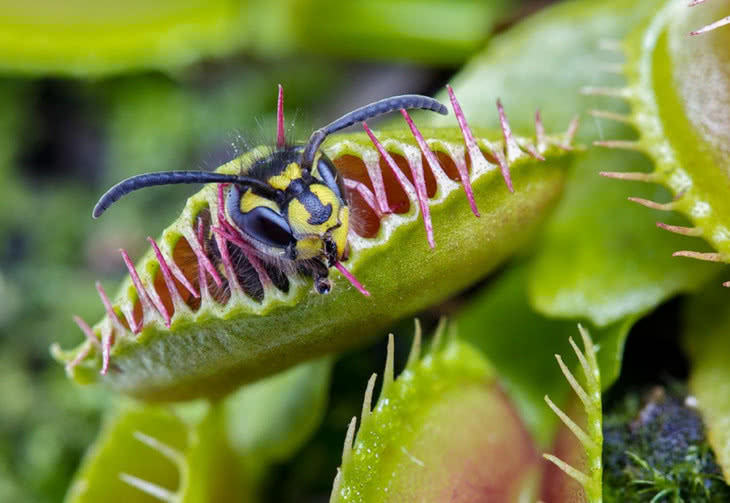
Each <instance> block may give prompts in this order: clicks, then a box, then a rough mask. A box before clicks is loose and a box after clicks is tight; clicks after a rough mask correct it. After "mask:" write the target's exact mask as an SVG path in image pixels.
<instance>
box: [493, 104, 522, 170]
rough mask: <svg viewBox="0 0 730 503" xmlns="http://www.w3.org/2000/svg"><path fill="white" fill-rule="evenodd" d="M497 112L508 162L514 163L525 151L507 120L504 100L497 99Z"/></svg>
mask: <svg viewBox="0 0 730 503" xmlns="http://www.w3.org/2000/svg"><path fill="white" fill-rule="evenodd" d="M497 113H498V114H499V126H500V128H502V136H503V138H504V150H505V154H506V156H507V164H512V163H513V162H515V161H516V160H517V159H519V158H520V157H522V156H524V155H525V153H524V152H523V151H522V149H521V148H520V146H519V144H518V143H517V140H515V137H514V135H513V134H512V129H511V128H510V126H509V122H508V121H507V115H506V114H505V113H504V107H503V106H502V102H501V101H499V99H498V100H497Z"/></svg>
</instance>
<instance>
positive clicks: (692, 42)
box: [586, 0, 730, 287]
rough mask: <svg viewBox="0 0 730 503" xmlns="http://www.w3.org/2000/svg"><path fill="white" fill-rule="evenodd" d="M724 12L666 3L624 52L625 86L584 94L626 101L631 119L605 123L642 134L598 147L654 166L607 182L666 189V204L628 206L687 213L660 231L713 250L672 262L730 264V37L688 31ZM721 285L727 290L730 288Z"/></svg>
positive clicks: (686, 253) (714, 6)
mask: <svg viewBox="0 0 730 503" xmlns="http://www.w3.org/2000/svg"><path fill="white" fill-rule="evenodd" d="M723 7H724V5H723V4H722V3H721V2H714V3H709V4H707V5H706V6H703V9H699V8H698V9H692V10H691V11H688V10H687V5H686V2H682V1H679V0H669V1H667V2H665V3H664V5H663V7H662V8H661V10H660V11H658V12H657V14H656V15H654V16H652V17H651V18H650V19H649V20H648V21H647V22H646V23H644V24H643V25H641V26H640V27H638V28H637V29H635V31H634V32H633V34H632V35H631V36H630V37H629V38H628V39H627V40H626V41H625V42H624V43H623V44H621V45H622V46H623V48H624V51H625V53H626V63H625V65H624V67H625V75H626V80H627V81H626V84H625V86H623V87H616V88H592V89H587V90H586V92H589V93H592V94H603V95H611V96H614V97H617V98H620V99H624V100H626V101H627V102H628V103H629V104H630V106H631V111H630V113H629V114H627V115H623V116H616V117H613V116H611V115H605V114H603V117H605V118H609V119H614V120H615V119H618V120H620V121H621V122H625V123H629V124H631V125H633V126H634V127H635V128H636V129H637V130H638V131H639V138H638V139H637V140H632V141H625V140H601V141H598V142H596V144H597V145H599V146H603V147H607V148H617V149H625V150H632V151H639V152H643V153H645V154H646V155H648V156H649V157H650V158H651V159H652V161H653V162H654V166H653V169H651V170H650V171H649V172H644V171H638V172H636V171H635V172H625V171H610V172H609V171H607V172H603V173H602V174H603V175H604V176H606V177H610V178H615V179H619V180H629V181H639V182H650V183H658V184H661V185H663V186H665V187H666V188H667V189H669V190H670V191H671V193H672V197H671V198H669V199H668V200H664V201H661V200H660V201H655V200H653V199H645V198H639V197H632V198H630V200H632V201H634V202H636V203H638V204H641V205H643V206H646V207H649V208H651V209H654V210H659V211H676V212H679V213H682V214H683V215H684V216H685V217H686V218H687V219H688V220H689V221H690V222H691V225H690V226H685V225H671V224H667V223H664V222H657V226H658V227H660V228H662V229H664V230H667V231H669V232H673V233H675V234H679V235H682V236H689V237H700V238H702V239H704V240H705V241H706V242H707V243H709V245H710V246H712V248H714V250H715V251H714V252H710V251H705V250H702V251H695V250H680V251H676V252H675V253H674V256H677V257H688V258H693V259H698V260H703V261H709V262H718V263H730V205H728V199H727V197H726V190H725V188H726V187H727V185H728V183H729V179H728V173H727V170H726V165H727V162H728V159H730V150H728V145H730V128H729V127H728V124H727V121H726V116H725V115H726V110H727V106H728V104H730V95H729V94H728V92H727V90H728V86H727V81H728V72H727V68H728V65H727V61H728V60H727V51H726V48H727V45H728V41H729V40H730V34H729V33H730V32H728V30H715V31H712V32H711V33H706V34H705V35H703V36H702V37H690V36H689V35H688V33H689V31H690V29H689V26H690V25H696V24H697V23H698V22H700V21H701V20H706V19H709V18H711V17H712V16H714V15H717V13H718V11H719V10H720V9H722V8H723ZM708 82H712V83H716V85H714V84H713V85H707V84H708ZM599 115H601V114H600V113H599ZM700 246H701V245H700ZM724 285H725V286H727V287H730V281H728V282H725V283H724Z"/></svg>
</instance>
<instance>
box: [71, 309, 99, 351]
mask: <svg viewBox="0 0 730 503" xmlns="http://www.w3.org/2000/svg"><path fill="white" fill-rule="evenodd" d="M73 320H74V323H76V325H78V327H79V328H80V329H81V331H82V332H83V333H84V335H85V336H86V339H87V340H88V341H89V342H90V343H91V344H92V345H93V346H95V347H96V348H97V349H101V342H100V341H99V339H98V338H97V337H96V334H94V332H93V330H91V327H90V326H89V324H88V323H86V322H85V321H84V320H83V318H81V317H80V316H74V317H73Z"/></svg>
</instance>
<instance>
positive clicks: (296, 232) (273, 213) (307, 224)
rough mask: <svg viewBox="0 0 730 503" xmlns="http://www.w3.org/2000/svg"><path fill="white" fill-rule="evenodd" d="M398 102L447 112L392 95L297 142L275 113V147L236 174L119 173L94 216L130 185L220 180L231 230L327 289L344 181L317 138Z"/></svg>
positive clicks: (345, 216)
mask: <svg viewBox="0 0 730 503" xmlns="http://www.w3.org/2000/svg"><path fill="white" fill-rule="evenodd" d="M401 109H422V110H430V111H433V112H437V113H439V114H441V115H446V114H447V113H448V111H447V109H446V107H445V106H444V105H443V104H441V103H440V102H438V101H437V100H434V99H432V98H429V97H427V96H421V95H417V94H408V95H402V96H393V97H390V98H386V99H383V100H380V101H376V102H374V103H371V104H369V105H366V106H363V107H361V108H358V109H356V110H353V111H352V112H349V113H347V114H345V115H343V116H342V117H340V118H339V119H337V120H335V121H333V122H331V123H330V124H327V125H326V126H324V127H322V128H320V129H317V130H316V131H314V132H313V133H312V135H311V136H310V138H309V141H307V143H305V144H289V145H288V144H286V142H285V141H284V138H283V113H282V112H281V94H280V109H279V110H280V113H279V122H278V129H279V136H278V141H277V146H276V148H274V149H273V150H272V151H270V152H269V153H267V154H264V155H263V157H261V158H259V159H256V160H255V161H253V162H251V163H249V164H248V165H247V166H246V167H245V168H242V169H241V173H240V174H238V175H230V174H222V173H213V172H206V171H162V172H155V173H145V174H141V175H136V176H133V177H131V178H127V179H126V180H123V181H121V182H119V183H118V184H116V185H114V186H113V187H112V188H111V189H109V190H108V191H107V192H106V193H105V194H104V195H103V196H102V197H101V198H100V199H99V201H98V202H97V203H96V206H95V207H94V211H93V214H92V215H93V217H94V218H98V217H100V216H101V214H102V213H104V211H106V210H107V209H108V208H109V207H110V206H111V205H112V204H113V203H114V202H116V201H117V200H119V199H120V198H121V197H123V196H125V195H126V194H129V193H130V192H133V191H135V190H139V189H143V188H145V187H152V186H159V185H173V184H199V183H202V184H207V183H216V184H225V185H226V186H227V187H228V189H227V195H226V196H225V213H226V214H227V216H228V218H229V219H230V221H231V222H232V223H233V225H234V228H235V230H236V232H237V233H238V234H239V237H240V238H241V239H242V240H243V241H245V242H246V243H248V244H249V245H250V247H251V249H252V250H253V251H254V253H255V254H256V255H257V256H258V257H259V258H260V259H261V260H262V261H263V262H264V263H265V264H269V265H272V264H273V265H276V266H277V267H279V268H280V269H287V268H288V269H291V270H297V271H299V272H301V273H303V274H305V275H308V276H310V277H312V278H313V280H314V288H315V290H316V292H317V293H320V294H325V293H328V292H329V291H330V290H331V287H332V285H331V282H330V281H329V279H328V275H329V270H330V268H332V267H336V268H337V269H338V270H340V271H341V272H342V273H343V274H347V271H346V270H345V269H344V267H342V265H341V262H342V261H345V260H347V255H348V250H349V247H348V231H349V223H350V211H349V206H348V200H347V193H346V192H345V186H344V181H343V177H342V175H341V173H340V172H339V171H338V170H337V168H336V167H335V165H334V163H333V162H332V160H331V159H330V158H329V157H327V155H326V154H325V153H324V152H322V151H321V150H320V147H321V146H322V144H323V143H324V141H325V139H326V138H327V137H328V136H329V135H331V134H333V133H335V132H337V131H340V130H342V129H345V128H347V127H349V126H352V125H354V124H357V123H361V122H365V121H367V120H369V119H372V118H374V117H377V116H380V115H383V114H387V113H389V112H392V111H396V110H401Z"/></svg>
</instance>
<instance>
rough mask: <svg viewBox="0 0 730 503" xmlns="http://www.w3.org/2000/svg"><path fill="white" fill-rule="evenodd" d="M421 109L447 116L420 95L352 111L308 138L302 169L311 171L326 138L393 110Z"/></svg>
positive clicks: (396, 97) (379, 102) (396, 98)
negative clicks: (316, 155)
mask: <svg viewBox="0 0 730 503" xmlns="http://www.w3.org/2000/svg"><path fill="white" fill-rule="evenodd" d="M414 108H417V109H422V110H431V111H432V112H436V113H439V114H441V115H447V114H448V113H449V111H448V109H447V108H446V107H445V106H444V105H443V104H441V103H440V102H439V101H437V100H435V99H433V98H429V97H428V96H421V95H420V94H404V95H402V96H393V97H390V98H385V99H383V100H380V101H376V102H374V103H370V104H369V105H365V106H364V107H360V108H358V109H357V110H353V111H352V112H350V113H347V114H345V115H343V116H342V117H340V118H339V119H337V120H336V121H333V122H330V123H329V124H327V125H326V126H324V127H322V128H320V129H318V130H316V131H315V132H314V133H312V136H310V137H309V141H308V142H307V145H306V146H305V147H304V153H303V154H302V163H301V167H302V169H305V170H308V169H311V167H312V163H313V162H314V156H315V154H316V153H317V151H318V150H319V147H320V146H321V145H322V142H324V140H325V138H327V136H329V135H331V134H332V133H335V132H337V131H339V130H341V129H345V128H346V127H350V126H352V125H353V124H356V123H358V122H364V121H366V120H368V119H372V118H373V117H377V116H379V115H383V114H387V113H389V112H393V111H394V110H409V109H414Z"/></svg>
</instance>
